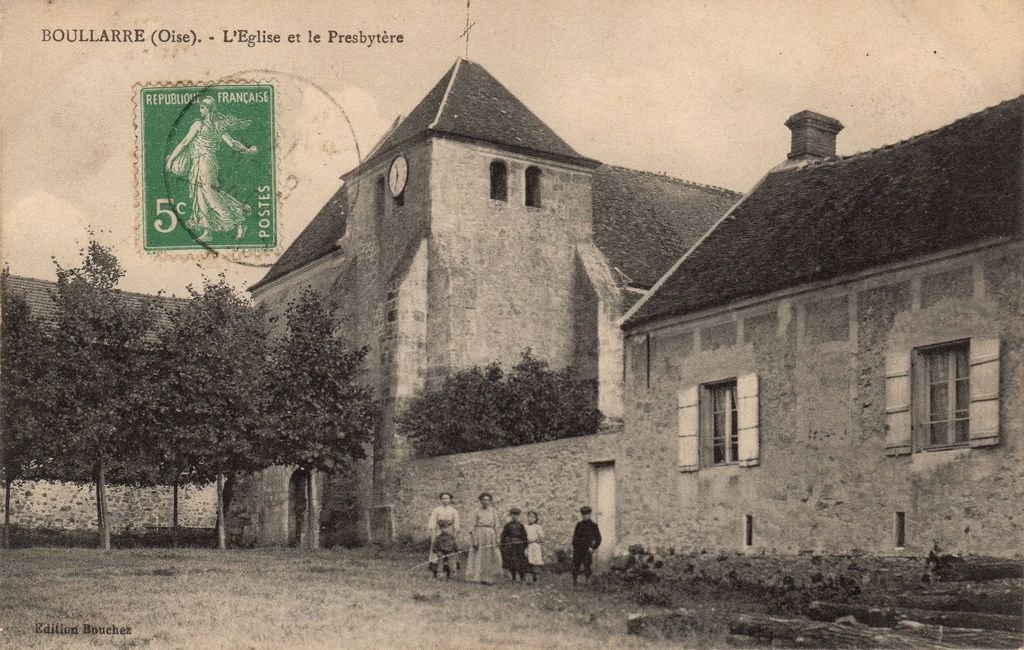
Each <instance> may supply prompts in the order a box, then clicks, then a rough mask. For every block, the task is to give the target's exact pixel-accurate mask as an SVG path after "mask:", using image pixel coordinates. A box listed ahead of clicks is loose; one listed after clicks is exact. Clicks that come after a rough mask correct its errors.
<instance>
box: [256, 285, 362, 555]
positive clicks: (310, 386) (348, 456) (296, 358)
mask: <svg viewBox="0 0 1024 650" xmlns="http://www.w3.org/2000/svg"><path fill="white" fill-rule="evenodd" d="M332 316H333V314H332V309H331V307H330V306H329V305H328V304H327V302H326V301H325V300H324V298H323V296H321V295H320V294H319V293H317V292H316V291H314V290H313V289H310V288H306V289H304V290H303V291H302V293H301V294H300V295H299V296H298V298H296V299H295V300H293V301H292V302H291V303H289V305H288V309H287V311H286V313H285V319H286V323H287V329H286V331H285V334H284V336H282V337H281V338H280V339H279V340H277V341H275V342H274V345H273V347H272V354H271V362H270V366H269V369H268V374H267V376H266V380H267V384H266V388H265V389H264V392H265V394H266V395H267V402H266V407H265V409H266V410H265V416H266V420H265V424H266V426H267V427H268V432H269V434H268V438H269V439H271V440H272V441H273V442H272V444H271V445H270V449H272V450H273V460H274V464H277V465H293V466H296V467H298V468H299V469H300V470H303V471H304V472H305V474H306V485H307V487H306V490H307V503H308V504H309V506H308V508H307V513H308V514H307V516H306V525H307V540H308V543H309V548H310V549H316V548H318V546H319V529H320V526H319V510H318V509H317V508H316V503H317V496H316V472H318V471H320V472H335V471H338V470H341V469H344V468H347V467H348V466H349V463H350V462H351V461H352V460H353V459H359V458H364V457H365V455H366V454H365V451H364V445H365V444H366V443H367V442H369V441H370V439H371V436H372V434H373V430H374V423H375V420H376V412H377V409H376V406H375V404H374V401H373V398H372V395H371V393H370V391H369V390H368V389H366V388H365V387H364V386H362V385H360V384H359V381H358V380H359V375H360V372H361V369H362V362H363V359H364V357H365V356H366V349H365V348H361V349H352V348H350V347H348V346H347V345H346V344H345V342H344V340H343V339H342V337H341V336H339V335H338V333H337V332H336V330H335V323H334V320H333V318H332Z"/></svg>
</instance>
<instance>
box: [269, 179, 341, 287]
mask: <svg viewBox="0 0 1024 650" xmlns="http://www.w3.org/2000/svg"><path fill="white" fill-rule="evenodd" d="M347 222H348V218H347V215H346V214H345V188H344V186H342V187H341V188H340V189H338V191H337V192H335V193H334V196H332V197H331V198H330V200H329V201H327V203H325V204H324V207H322V208H320V211H319V212H317V213H316V216H315V217H313V220H312V221H310V222H309V225H308V226H306V228H305V229H304V230H303V231H302V232H301V233H299V236H298V237H296V238H295V241H293V242H292V243H291V245H290V246H289V247H288V248H287V249H285V251H284V253H282V255H281V257H279V258H278V260H277V262H275V263H274V265H273V266H272V267H271V268H270V270H269V271H267V274H266V275H264V276H263V277H262V278H261V279H260V280H259V281H258V282H256V283H255V284H253V285H252V286H250V287H249V291H252V290H253V289H258V288H259V287H261V286H263V285H265V284H267V283H269V282H273V281H274V280H276V279H278V278H280V277H283V276H285V275H287V274H288V273H290V272H292V271H294V270H296V269H298V268H299V267H302V266H305V265H306V264H309V263H310V262H313V261H315V260H318V259H320V258H321V257H323V256H324V255H327V254H328V253H330V252H331V251H333V250H335V249H336V248H337V242H338V240H339V239H341V238H342V236H344V234H345V228H346V224H347Z"/></svg>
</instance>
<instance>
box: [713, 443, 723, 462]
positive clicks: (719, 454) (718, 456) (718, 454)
mask: <svg viewBox="0 0 1024 650" xmlns="http://www.w3.org/2000/svg"><path fill="white" fill-rule="evenodd" d="M714 462H715V463H716V464H718V463H724V462H725V441H724V440H721V439H716V440H715V459H714Z"/></svg>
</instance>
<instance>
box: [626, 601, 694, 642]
mask: <svg viewBox="0 0 1024 650" xmlns="http://www.w3.org/2000/svg"><path fill="white" fill-rule="evenodd" d="M700 620H701V617H700V615H699V614H698V613H697V612H694V611H691V610H689V609H683V608H678V609H673V610H670V611H667V612H652V613H644V614H630V615H629V618H628V619H627V620H626V632H627V633H629V634H636V635H638V636H643V637H648V638H655V639H678V638H682V637H683V636H685V635H686V634H687V633H689V632H690V631H692V630H693V629H694V628H695V627H696V626H698V625H699V624H700Z"/></svg>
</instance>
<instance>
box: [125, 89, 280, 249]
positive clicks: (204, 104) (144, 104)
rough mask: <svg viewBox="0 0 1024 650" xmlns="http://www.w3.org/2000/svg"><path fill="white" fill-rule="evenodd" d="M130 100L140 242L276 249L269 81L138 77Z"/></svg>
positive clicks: (183, 246)
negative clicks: (152, 82)
mask: <svg viewBox="0 0 1024 650" xmlns="http://www.w3.org/2000/svg"><path fill="white" fill-rule="evenodd" d="M136 101H137V103H138V116H137V119H138V129H139V138H138V146H139V151H138V161H139V163H138V164H139V183H140V188H139V200H140V203H141V206H140V207H141V219H142V223H141V224H140V227H139V233H140V235H141V237H142V244H143V249H144V250H145V251H147V252H161V251H210V250H214V249H219V250H231V249H234V250H242V251H261V250H262V251H273V250H274V249H275V248H276V247H277V243H278V230H279V229H278V214H277V187H276V178H275V173H276V166H275V155H276V151H275V145H276V141H275V123H274V117H275V116H274V87H273V86H272V85H270V84H259V83H218V84H211V85H199V84H197V85H164V86H141V87H139V88H138V95H137V97H136Z"/></svg>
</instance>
